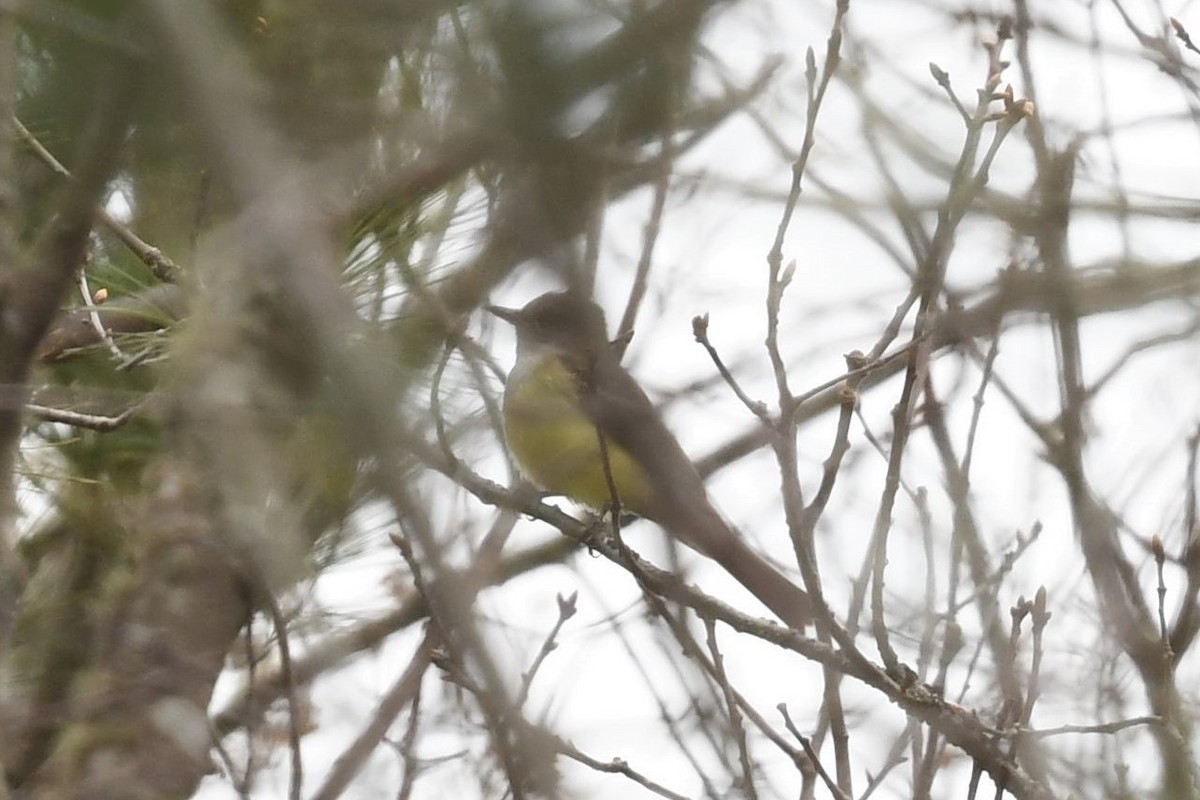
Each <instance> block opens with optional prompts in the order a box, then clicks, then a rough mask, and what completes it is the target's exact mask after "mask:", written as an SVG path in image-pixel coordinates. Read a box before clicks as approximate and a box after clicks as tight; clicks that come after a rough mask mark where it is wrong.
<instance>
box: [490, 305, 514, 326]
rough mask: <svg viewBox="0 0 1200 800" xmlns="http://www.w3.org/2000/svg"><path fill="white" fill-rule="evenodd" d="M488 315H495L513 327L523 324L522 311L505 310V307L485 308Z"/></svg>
mask: <svg viewBox="0 0 1200 800" xmlns="http://www.w3.org/2000/svg"><path fill="white" fill-rule="evenodd" d="M484 309H485V310H487V311H488V313H491V314H495V315H496V316H497V317H499V318H500V319H502V320H504V321H505V322H508V323H510V324H512V325H520V324H521V309H519V308H505V307H504V306H484Z"/></svg>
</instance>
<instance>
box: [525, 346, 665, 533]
mask: <svg viewBox="0 0 1200 800" xmlns="http://www.w3.org/2000/svg"><path fill="white" fill-rule="evenodd" d="M576 391H577V389H576V384H575V379H574V378H573V376H572V375H571V374H570V373H569V372H568V371H567V370H566V369H564V368H563V367H562V365H561V364H559V363H558V362H557V361H555V360H553V359H550V360H548V361H547V362H544V363H542V364H540V365H538V366H536V367H535V368H533V369H532V370H528V371H525V372H524V374H518V372H517V371H515V370H514V373H513V375H512V376H510V378H509V386H508V391H507V392H506V394H505V398H504V430H505V436H506V437H507V438H508V447H509V450H510V451H511V452H512V454H513V456H514V457H515V458H516V460H517V464H518V465H519V466H520V467H521V470H522V472H524V473H525V475H526V476H528V478H529V479H530V480H531V481H533V482H534V483H536V484H537V485H538V486H540V487H541V488H543V489H545V490H546V491H549V492H553V493H555V494H561V495H565V496H567V497H569V498H571V499H572V500H575V501H577V502H580V503H583V504H585V505H588V506H590V507H592V508H594V509H597V510H600V509H604V508H606V507H607V506H609V505H610V504H611V503H612V491H611V490H610V488H609V482H608V478H607V476H606V474H605V470H604V461H603V458H602V456H601V451H600V439H599V436H598V434H597V432H596V427H595V425H593V424H592V421H591V419H589V418H588V417H587V416H586V415H585V414H584V413H583V412H582V411H581V410H580V409H579V408H578V407H577V406H576V404H575V401H574V398H575V397H576ZM605 444H606V449H607V453H608V466H609V472H610V473H611V475H612V478H613V483H614V484H615V486H616V489H617V496H618V497H619V498H620V501H621V505H622V506H624V507H625V508H627V509H629V510H631V511H633V512H635V513H638V514H642V515H644V514H645V513H646V510H647V507H648V505H649V503H648V499H649V487H650V484H649V482H648V481H647V479H646V474H645V472H644V471H643V470H642V468H641V466H639V465H638V463H637V462H636V461H634V460H633V457H632V456H630V455H629V453H628V452H626V451H625V450H624V449H623V448H621V447H619V446H618V445H617V444H616V443H614V442H613V441H612V440H607V441H606V443H605Z"/></svg>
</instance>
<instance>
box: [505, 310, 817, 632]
mask: <svg viewBox="0 0 1200 800" xmlns="http://www.w3.org/2000/svg"><path fill="white" fill-rule="evenodd" d="M488 310H489V311H491V312H492V313H493V314H495V315H496V316H498V317H500V318H501V319H504V320H507V321H508V322H510V323H512V324H513V326H514V327H515V328H516V331H517V361H516V364H515V365H514V366H513V369H512V372H511V373H510V374H509V376H508V386H507V388H506V390H505V392H504V431H505V436H506V437H507V439H508V447H509V449H510V450H511V451H512V454H513V455H514V456H515V457H516V459H517V462H518V464H519V465H520V466H521V469H522V470H523V471H524V472H525V473H526V475H527V476H528V477H529V478H530V479H531V480H532V481H533V482H534V483H536V484H537V485H538V486H540V487H541V488H543V489H545V490H547V491H550V492H553V493H555V494H562V495H566V496H567V497H569V498H571V499H572V500H575V501H578V502H580V503H584V504H586V505H588V506H590V507H592V508H594V509H597V510H602V509H605V508H608V507H610V506H611V505H612V503H613V500H614V497H613V494H614V490H615V493H616V499H617V500H618V501H619V503H620V506H621V507H623V508H626V509H629V510H630V511H633V512H634V513H636V514H638V515H639V516H642V517H645V518H647V519H650V520H653V521H654V522H656V523H658V524H659V525H661V526H662V527H663V528H665V529H666V530H667V531H668V532H669V533H670V534H672V535H673V536H675V537H676V538H677V539H679V540H680V541H681V542H683V543H684V544H686V545H688V546H689V547H692V548H694V549H696V550H698V551H700V552H701V553H703V554H704V555H706V556H708V557H709V558H712V559H713V560H715V561H716V562H717V563H719V564H720V565H721V566H722V567H724V568H725V570H726V571H727V572H728V573H729V574H730V575H732V576H733V577H734V578H736V579H737V580H738V582H740V583H741V584H742V585H743V586H745V587H746V588H747V589H748V590H750V592H751V593H752V594H754V596H755V597H757V598H758V599H759V600H761V601H762V602H763V604H764V605H766V606H767V608H769V609H771V610H772V611H773V612H775V614H776V615H778V616H779V618H780V619H781V620H783V621H784V622H786V623H788V625H790V626H792V627H794V628H797V629H803V628H804V627H805V626H807V625H808V624H809V623H810V622H811V621H812V615H811V610H810V605H809V599H808V595H807V594H805V593H804V592H803V591H801V590H800V589H799V588H797V587H796V585H795V584H794V583H792V582H791V581H790V580H788V579H787V578H786V577H784V575H783V574H782V573H781V572H779V570H777V569H776V568H775V567H773V566H772V565H771V564H770V563H769V562H767V561H766V560H765V559H763V558H762V556H760V555H758V554H757V553H755V552H754V551H753V550H751V549H750V548H749V546H747V545H746V543H745V542H744V541H743V540H742V538H741V536H740V535H739V534H738V533H737V531H735V530H734V529H733V528H732V527H731V526H730V525H729V523H728V522H726V521H725V520H724V518H723V517H722V516H721V514H720V513H719V512H718V511H717V510H716V509H715V508H714V507H713V505H712V503H711V502H710V501H709V499H708V493H707V492H706V491H705V489H704V482H703V481H702V480H701V478H700V474H699V473H698V472H696V468H695V466H694V465H693V464H692V462H691V460H690V459H689V458H688V457H687V454H685V453H684V452H683V448H682V447H680V445H679V442H678V441H676V439H675V437H674V436H673V435H672V434H671V432H670V431H669V430H667V426H666V425H665V424H663V421H662V418H661V417H660V416H659V414H658V411H657V410H656V409H655V408H654V405H653V404H652V403H651V402H650V399H649V398H648V397H646V394H645V392H643V391H642V389H641V387H640V386H638V384H637V382H636V381H634V379H633V378H632V377H630V375H629V373H628V372H626V371H625V369H624V367H622V366H621V364H620V362H619V361H618V360H617V356H616V353H615V352H614V351H613V348H612V345H610V343H609V341H608V334H607V330H606V327H605V322H604V312H603V311H601V310H600V307H599V306H598V305H596V304H595V303H593V302H591V301H589V300H587V299H585V298H582V297H579V296H577V295H575V294H572V293H569V292H551V293H548V294H544V295H542V296H541V297H538V298H537V299H535V300H533V301H532V302H530V303H529V304H528V305H526V306H525V307H524V308H521V309H511V308H499V307H496V306H489V307H488ZM610 479H611V480H610Z"/></svg>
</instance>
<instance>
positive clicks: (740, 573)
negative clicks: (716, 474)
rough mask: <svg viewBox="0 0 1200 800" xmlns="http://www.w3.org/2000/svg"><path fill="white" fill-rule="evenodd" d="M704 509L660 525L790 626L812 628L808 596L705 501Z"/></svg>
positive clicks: (662, 521) (692, 510)
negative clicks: (722, 571)
mask: <svg viewBox="0 0 1200 800" xmlns="http://www.w3.org/2000/svg"><path fill="white" fill-rule="evenodd" d="M704 506H705V507H702V508H691V509H688V511H687V512H686V513H685V514H680V515H679V516H680V517H686V519H687V521H686V523H684V520H683V519H678V520H672V521H671V524H668V522H667V520H665V519H663V520H659V523H660V524H661V525H663V527H666V528H668V530H669V531H670V532H671V533H672V534H674V535H675V536H676V538H678V539H679V540H680V541H682V542H683V543H684V544H687V545H688V546H690V547H693V548H695V549H696V550H699V551H700V552H701V553H703V554H704V555H706V556H708V557H709V558H711V559H712V560H714V561H716V562H717V563H718V564H720V565H721V566H722V567H724V569H725V571H726V572H728V573H729V574H730V575H732V576H733V577H734V578H736V579H737V581H738V583H740V584H742V586H745V587H746V589H748V590H749V591H750V593H751V594H753V595H754V596H755V597H757V598H758V599H759V600H760V601H762V604H763V605H765V606H766V607H767V608H769V609H771V610H772V611H773V612H775V614H776V616H778V617H779V619H781V620H783V621H784V622H786V623H787V624H788V625H789V626H791V627H793V628H795V629H797V630H804V629H805V628H806V627H808V626H809V625H811V624H812V603H811V602H810V601H809V598H808V594H806V593H805V592H804V590H802V589H800V588H799V587H798V586H796V584H794V583H792V582H791V581H790V580H789V579H788V578H787V577H786V576H785V575H784V574H783V573H782V572H780V571H779V570H777V569H776V568H775V567H774V566H772V565H771V563H770V562H769V561H767V560H766V559H764V558H763V557H762V556H760V555H759V554H758V553H756V552H754V551H753V550H751V549H750V547H749V546H748V545H747V544H746V543H745V541H743V539H742V537H741V535H739V534H738V533H737V531H736V530H734V529H733V527H732V526H731V525H729V523H727V522H726V521H725V520H724V519H722V518H721V515H720V513H718V512H717V510H716V509H715V508H713V507H712V505H711V504H709V503H707V502H705V503H704ZM676 523H684V525H685V527H684V528H683V529H681V526H680V525H679V524H676Z"/></svg>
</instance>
